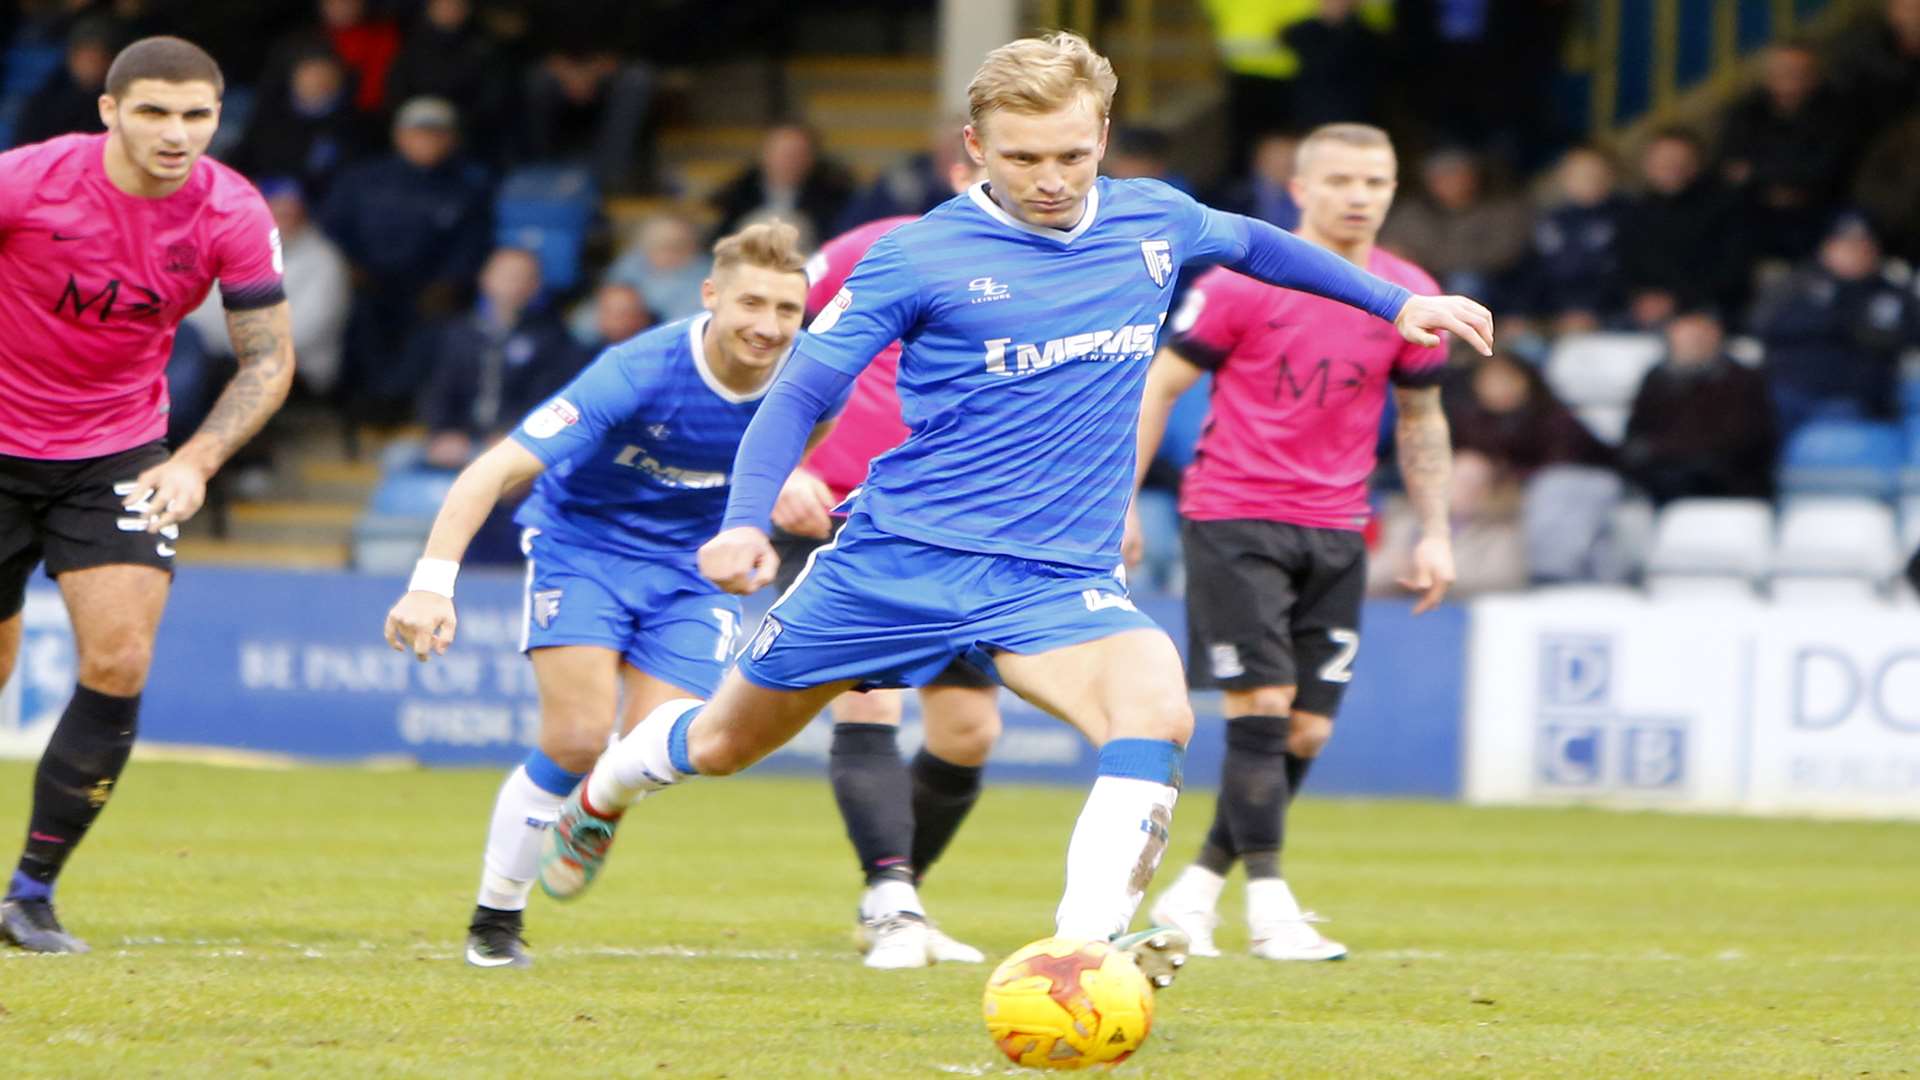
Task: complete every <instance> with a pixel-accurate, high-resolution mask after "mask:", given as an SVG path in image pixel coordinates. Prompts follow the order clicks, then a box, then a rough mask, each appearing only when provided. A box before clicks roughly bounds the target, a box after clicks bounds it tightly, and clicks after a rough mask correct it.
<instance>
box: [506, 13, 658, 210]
mask: <svg viewBox="0 0 1920 1080" xmlns="http://www.w3.org/2000/svg"><path fill="white" fill-rule="evenodd" d="M652 100H653V75H652V73H651V72H650V71H649V70H648V69H647V68H646V66H645V65H642V64H639V63H635V62H629V61H627V60H624V59H622V58H621V56H620V55H619V54H618V53H616V52H614V51H612V50H611V49H610V48H607V47H604V46H600V45H596V44H591V43H584V42H583V43H580V44H578V45H574V46H568V47H565V48H560V49H556V50H554V51H552V52H549V53H547V54H546V56H545V57H544V58H543V59H542V60H541V61H540V63H539V65H538V66H536V67H535V68H534V69H533V70H532V71H531V72H530V73H529V74H528V76H527V92H526V100H525V101H524V102H523V103H522V107H523V108H524V109H525V117H526V124H527V130H526V139H525V141H526V151H527V154H528V155H529V156H530V157H531V158H533V159H534V160H536V161H543V162H555V161H558V162H566V163H569V164H574V165H583V166H585V167H586V168H587V170H588V171H589V172H591V173H592V174H593V180H594V183H596V184H598V185H599V187H600V191H601V192H602V193H623V192H629V191H634V190H638V189H639V188H641V187H644V186H645V185H646V184H647V183H648V182H649V178H648V177H647V176H646V175H645V173H646V172H647V171H648V169H647V167H646V166H645V165H644V163H643V162H642V161H640V160H639V159H640V158H641V157H642V149H643V147H644V142H643V136H644V134H645V130H646V124H647V110H648V108H649V106H650V104H651V102H652Z"/></svg>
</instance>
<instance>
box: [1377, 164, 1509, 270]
mask: <svg viewBox="0 0 1920 1080" xmlns="http://www.w3.org/2000/svg"><path fill="white" fill-rule="evenodd" d="M1420 180H1421V185H1422V189H1423V190H1422V191H1421V193H1420V195H1419V197H1417V198H1413V199H1407V200H1404V201H1402V202H1399V203H1396V204H1395V205H1394V208H1393V216H1392V217H1390V218H1388V219H1387V226H1386V228H1385V229H1383V230H1382V231H1381V233H1380V242H1381V243H1382V244H1384V245H1386V246H1387V247H1389V248H1392V249H1393V250H1394V251H1396V252H1399V253H1400V254H1402V255H1405V256H1406V257H1407V258H1409V259H1412V260H1413V261H1414V262H1416V263H1419V264H1420V265H1421V266H1424V267H1426V268H1427V271H1428V272H1429V273H1431V274H1432V275H1433V276H1434V278H1435V279H1437V280H1438V281H1439V282H1440V287H1441V289H1442V290H1444V291H1446V292H1450V293H1462V294H1466V295H1470V296H1479V297H1497V296H1498V295H1499V288H1500V286H1502V285H1504V284H1505V283H1506V277H1507V274H1508V272H1509V271H1511V270H1512V269H1513V268H1514V267H1515V266H1517V265H1519V262H1520V260H1521V258H1523V257H1524V256H1525V255H1526V253H1527V234H1528V227H1529V225H1531V224H1532V217H1533V210H1532V208H1530V207H1529V206H1527V204H1526V201H1525V200H1523V199H1521V198H1518V197H1517V196H1511V195H1492V196H1489V195H1488V194H1487V191H1486V187H1487V185H1486V176H1485V172H1484V169H1483V167H1482V165H1481V162H1480V159H1479V157H1477V156H1476V155H1475V154H1473V153H1472V152H1470V151H1467V150H1463V149H1458V148H1455V149H1448V150H1440V151H1436V152H1434V153H1432V154H1429V155H1428V156H1427V160H1426V162H1425V163H1424V164H1423V165H1422V166H1421V168H1420ZM1495 306H1498V304H1497V303H1496V305H1495Z"/></svg>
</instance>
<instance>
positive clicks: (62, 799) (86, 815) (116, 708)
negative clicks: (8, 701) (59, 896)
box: [8, 686, 140, 899]
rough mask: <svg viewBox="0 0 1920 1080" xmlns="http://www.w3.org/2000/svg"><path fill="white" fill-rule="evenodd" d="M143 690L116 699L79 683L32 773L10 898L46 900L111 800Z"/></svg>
mask: <svg viewBox="0 0 1920 1080" xmlns="http://www.w3.org/2000/svg"><path fill="white" fill-rule="evenodd" d="M139 716H140V695H138V694H135V695H134V696H132V697H115V696H114V695H112V694H103V693H101V692H99V691H98V690H90V689H88V688H87V687H84V686H76V687H74V691H73V699H72V700H71V701H68V702H67V709H66V711H65V712H64V713H61V714H60V722H59V723H58V724H57V725H55V726H54V729H53V737H52V738H50V739H48V740H47V749H46V752H45V753H43V754H41V755H40V767H39V769H38V770H37V771H36V772H35V773H34V777H33V813H32V815H31V816H30V817H29V818H28V819H27V847H26V851H25V852H24V853H22V854H21V856H20V867H19V869H18V870H17V871H16V872H15V874H14V876H13V883H12V885H11V886H10V887H9V889H8V895H9V896H11V897H27V898H34V899H45V898H46V897H48V896H50V895H51V894H52V892H53V883H54V881H55V879H57V878H58V877H59V876H60V869H61V867H63V866H65V865H66V862H67V858H68V857H69V856H71V855H72V854H73V849H74V848H75V847H77V846H78V845H79V843H80V840H81V838H82V837H84V836H86V835H87V830H88V829H89V828H91V827H92V826H93V821H94V819H95V818H97V817H99V816H100V811H101V809H102V808H104V807H105V806H106V805H107V799H108V798H109V797H110V796H111V795H112V794H113V788H114V785H115V784H116V783H118V782H119V780H120V771H121V770H122V769H124V768H125V767H126V764H127V755H129V754H131V753H132V752H133V739H134V732H135V730H136V729H137V728H138V726H139Z"/></svg>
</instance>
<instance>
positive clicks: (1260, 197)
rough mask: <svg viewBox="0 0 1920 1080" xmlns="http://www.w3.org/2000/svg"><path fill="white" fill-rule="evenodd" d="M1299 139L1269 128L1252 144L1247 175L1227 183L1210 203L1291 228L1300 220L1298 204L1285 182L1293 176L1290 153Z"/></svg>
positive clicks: (1296, 146) (1298, 144) (1280, 226)
mask: <svg viewBox="0 0 1920 1080" xmlns="http://www.w3.org/2000/svg"><path fill="white" fill-rule="evenodd" d="M1299 147H1300V140H1299V139H1297V138H1295V137H1293V136H1292V135H1289V134H1287V133H1285V132H1282V131H1269V132H1267V133H1266V134H1264V135H1261V136H1260V138H1259V139H1258V140H1257V141H1256V142H1255V143H1254V144H1253V157H1252V166H1251V167H1250V168H1249V169H1248V171H1247V175H1246V176H1244V177H1242V178H1240V179H1239V180H1236V181H1234V182H1233V183H1230V184H1228V185H1227V186H1226V187H1225V188H1223V189H1222V190H1221V191H1220V193H1219V194H1218V195H1217V196H1216V197H1215V198H1213V199H1210V200H1208V202H1209V204H1210V205H1212V206H1217V207H1219V208H1220V209H1222V210H1230V211H1232V212H1234V213H1236V214H1245V215H1247V216H1248V217H1255V218H1259V219H1260V220H1261V221H1264V222H1266V223H1268V224H1269V225H1272V226H1274V227H1275V228H1280V229H1287V230H1292V229H1293V227H1294V226H1296V225H1298V224H1300V207H1299V206H1297V205H1295V203H1294V201H1293V193H1292V191H1290V190H1289V189H1288V186H1287V185H1288V184H1289V183H1291V182H1292V180H1293V164H1294V156H1295V154H1296V152H1297V151H1298V150H1299Z"/></svg>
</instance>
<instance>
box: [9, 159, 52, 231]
mask: <svg viewBox="0 0 1920 1080" xmlns="http://www.w3.org/2000/svg"><path fill="white" fill-rule="evenodd" d="M44 160H45V156H44V154H42V153H40V152H39V147H36V146H22V147H17V148H15V149H12V150H9V151H7V152H6V153H4V154H0V233H5V232H12V231H13V230H14V229H16V228H18V227H19V225H20V219H21V216H22V215H24V214H25V213H26V210H27V195H28V194H29V193H30V192H32V191H35V190H37V189H38V188H39V186H40V179H41V177H43V176H45V175H46V171H47V170H46V166H45V164H44Z"/></svg>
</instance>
